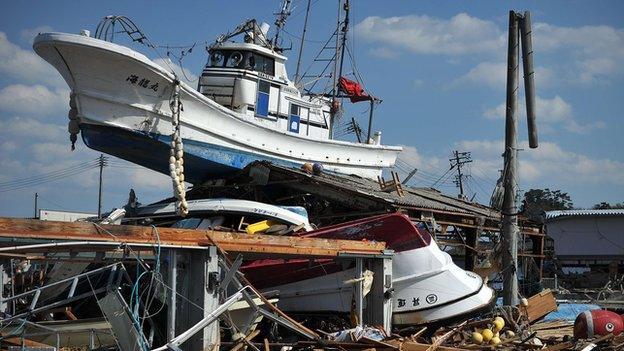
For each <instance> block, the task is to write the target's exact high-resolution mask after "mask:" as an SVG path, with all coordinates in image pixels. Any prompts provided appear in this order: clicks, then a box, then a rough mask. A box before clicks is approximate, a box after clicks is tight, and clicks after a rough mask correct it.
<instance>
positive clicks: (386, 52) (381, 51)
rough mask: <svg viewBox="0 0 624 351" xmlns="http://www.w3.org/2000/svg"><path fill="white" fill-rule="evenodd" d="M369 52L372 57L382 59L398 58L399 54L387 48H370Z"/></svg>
mask: <svg viewBox="0 0 624 351" xmlns="http://www.w3.org/2000/svg"><path fill="white" fill-rule="evenodd" d="M369 52H370V54H371V55H373V56H376V57H380V58H384V59H393V58H397V57H398V56H399V53H398V52H397V51H396V50H393V49H390V48H387V47H385V46H380V47H377V48H372V49H370V50H369Z"/></svg>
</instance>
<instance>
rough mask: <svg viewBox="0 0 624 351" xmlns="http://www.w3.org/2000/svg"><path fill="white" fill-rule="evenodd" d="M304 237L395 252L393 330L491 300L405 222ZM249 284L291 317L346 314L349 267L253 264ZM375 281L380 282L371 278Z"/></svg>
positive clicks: (358, 224) (353, 225) (371, 223)
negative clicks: (377, 244) (369, 243)
mask: <svg viewBox="0 0 624 351" xmlns="http://www.w3.org/2000/svg"><path fill="white" fill-rule="evenodd" d="M302 236H306V237H314V238H332V239H352V240H374V241H385V242H386V245H387V247H388V248H389V249H392V250H394V251H395V254H394V256H393V259H392V269H393V282H392V283H393V288H394V294H393V295H392V299H393V317H392V319H393V324H394V325H419V324H429V323H436V322H440V321H444V320H448V319H455V318H459V317H466V316H469V315H473V314H477V313H479V312H480V311H482V310H485V309H487V308H489V307H490V306H491V304H492V303H493V301H494V298H495V294H494V292H493V290H492V289H491V288H489V287H488V286H487V285H486V284H485V282H484V281H483V279H482V278H481V277H479V276H478V275H476V274H474V273H472V272H469V271H465V270H463V269H461V268H459V267H458V266H457V265H455V264H454V263H453V261H452V259H451V257H450V255H449V254H447V253H446V252H444V251H442V250H440V248H439V247H438V245H437V244H436V242H435V240H434V239H433V238H432V237H431V235H429V233H428V232H427V231H426V230H424V229H421V228H418V227H416V226H415V225H414V224H413V223H412V222H411V220H410V219H409V217H407V216H405V215H403V214H399V213H393V214H386V215H380V216H375V217H370V218H365V219H360V220H356V221H352V222H347V223H343V224H338V225H334V226H330V227H326V228H323V229H319V230H317V231H312V232H308V233H304V234H303V235H302ZM241 271H242V272H243V273H244V274H245V276H246V277H247V278H248V279H250V281H251V282H252V283H253V284H254V285H256V286H258V287H259V288H263V289H265V290H268V291H275V290H276V291H279V298H280V308H281V309H283V310H284V311H290V312H301V313H306V312H308V313H310V312H349V311H350V310H351V299H352V296H353V286H352V284H349V283H345V282H347V281H349V280H352V279H353V278H354V275H355V269H354V268H353V267H344V266H343V264H342V263H338V262H335V261H333V260H331V259H323V260H315V261H313V262H311V261H309V260H293V259H290V260H278V259H269V260H257V261H253V262H251V263H249V264H247V265H245V266H244V267H242V268H241ZM373 279H379V278H376V277H375V278H373Z"/></svg>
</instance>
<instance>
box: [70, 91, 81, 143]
mask: <svg viewBox="0 0 624 351" xmlns="http://www.w3.org/2000/svg"><path fill="white" fill-rule="evenodd" d="M67 118H69V123H68V124H67V131H68V132H69V141H70V142H71V149H72V151H74V150H75V149H76V141H77V140H78V133H80V122H79V120H78V108H77V107H76V94H74V93H71V94H70V95H69V112H68V113H67Z"/></svg>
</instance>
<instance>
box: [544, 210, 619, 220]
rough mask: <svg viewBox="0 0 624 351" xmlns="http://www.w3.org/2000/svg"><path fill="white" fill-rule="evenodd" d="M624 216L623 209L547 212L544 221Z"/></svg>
mask: <svg viewBox="0 0 624 351" xmlns="http://www.w3.org/2000/svg"><path fill="white" fill-rule="evenodd" d="M589 216H624V209H611V210H560V211H547V212H546V219H547V220H548V219H554V218H558V217H589Z"/></svg>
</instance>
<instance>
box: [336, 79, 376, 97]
mask: <svg viewBox="0 0 624 351" xmlns="http://www.w3.org/2000/svg"><path fill="white" fill-rule="evenodd" d="M338 86H339V87H340V91H342V92H343V93H345V94H346V95H347V96H348V97H349V100H351V102H360V101H370V100H374V99H375V97H373V96H370V95H368V94H366V92H364V89H362V86H361V85H360V83H358V82H354V81H352V80H349V79H347V78H345V77H340V80H339V81H338Z"/></svg>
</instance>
